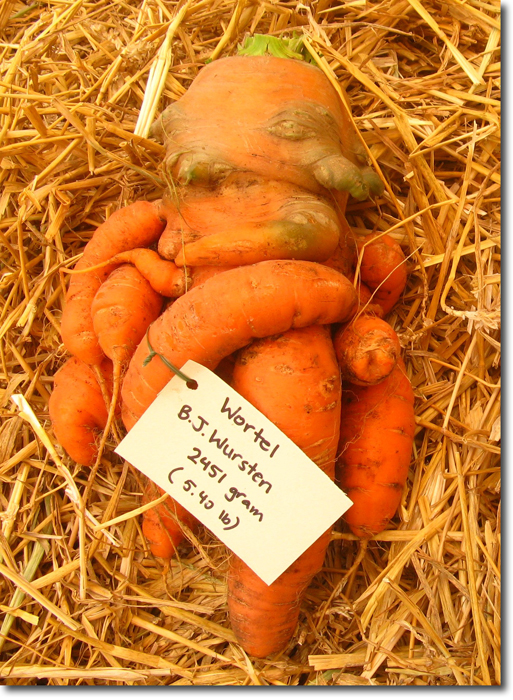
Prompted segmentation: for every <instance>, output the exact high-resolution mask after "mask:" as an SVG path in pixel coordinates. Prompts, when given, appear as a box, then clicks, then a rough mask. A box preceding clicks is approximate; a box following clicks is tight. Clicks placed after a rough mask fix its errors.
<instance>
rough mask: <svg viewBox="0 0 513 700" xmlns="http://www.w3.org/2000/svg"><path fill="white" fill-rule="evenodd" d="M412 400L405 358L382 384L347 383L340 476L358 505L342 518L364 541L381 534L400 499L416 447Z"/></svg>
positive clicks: (343, 405)
mask: <svg viewBox="0 0 513 700" xmlns="http://www.w3.org/2000/svg"><path fill="white" fill-rule="evenodd" d="M413 402H414V396H413V390H412V387H411V384H410V381H409V379H408V377H407V376H406V370H405V367H404V363H403V361H402V360H401V359H399V360H398V363H397V365H396V367H395V368H394V370H393V372H392V373H391V374H390V376H388V377H387V378H386V379H385V380H384V381H382V382H381V383H380V384H376V385H374V386H365V387H362V386H357V385H355V384H348V385H346V384H344V394H343V398H342V421H341V429H340V449H339V455H340V456H339V457H338V460H337V476H338V479H339V482H340V487H341V488H342V489H343V490H344V491H345V493H347V495H348V497H349V498H350V499H351V500H352V501H353V504H354V505H352V506H351V508H350V509H349V510H348V511H347V512H346V513H345V514H344V519H345V520H346V522H347V523H348V524H349V526H350V528H351V530H352V531H353V533H354V534H355V535H357V536H358V537H361V538H363V539H369V538H370V537H373V536H374V535H376V534H377V533H379V532H381V531H382V530H383V529H384V528H385V527H386V526H387V524H388V522H389V521H390V519H391V518H392V517H393V516H394V514H395V512H396V510H397V508H398V506H399V503H400V501H401V496H402V494H403V490H404V485H405V483H406V479H407V476H408V469H409V465H410V460H411V452H412V445H413V434H414V428H415V419H414V413H413Z"/></svg>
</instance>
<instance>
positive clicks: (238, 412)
mask: <svg viewBox="0 0 513 700" xmlns="http://www.w3.org/2000/svg"><path fill="white" fill-rule="evenodd" d="M181 369H182V371H183V372H184V374H186V375H187V376H189V377H190V378H191V379H195V380H196V381H197V383H198V388H197V389H189V388H188V387H187V385H186V383H185V382H184V381H183V380H182V379H180V378H179V377H174V378H173V379H172V380H171V381H170V382H169V383H168V384H167V385H166V386H165V387H164V389H163V390H162V391H161V392H160V394H159V395H158V397H157V398H156V399H155V401H154V402H153V403H152V404H151V406H150V407H149V408H148V409H147V411H146V412H145V413H144V414H143V415H142V416H141V418H140V419H139V421H138V422H137V423H136V425H135V426H134V427H133V428H132V430H131V431H130V432H129V433H128V435H127V436H126V437H125V438H124V440H122V442H121V443H120V444H119V446H118V447H117V449H116V452H117V453H118V454H119V455H121V456H122V457H123V458H124V459H126V460H128V461H129V462H130V463H131V464H133V465H134V466H135V467H136V468H137V469H139V470H140V471H141V472H143V473H144V474H146V476H148V477H149V478H150V479H151V480H152V481H154V482H155V483H156V484H158V485H159V486H160V487H161V488H163V489H164V490H165V491H167V493H169V494H170V495H171V496H172V497H173V498H174V499H175V500H177V501H178V502H179V503H180V504H181V505H182V506H183V507H184V508H186V509H187V510H188V511H189V512H190V513H192V514H193V515H194V516H196V518H198V520H200V521H201V522H202V523H203V524H204V525H205V526H206V527H207V528H209V530H211V531H212V532H213V533H214V534H215V535H216V536H217V537H218V538H219V539H220V540H222V542H224V544H226V546H227V547H229V548H230V549H231V550H232V551H233V552H235V554H237V556H239V557H240V558H241V559H242V560H243V561H244V562H245V563H246V564H247V565H248V566H249V567H250V568H251V569H252V570H253V571H254V572H255V573H256V574H257V575H258V576H259V577H260V578H261V579H262V580H263V581H265V583H267V584H271V583H272V582H273V581H274V580H275V579H276V578H277V577H278V576H279V575H280V574H281V573H283V571H285V569H286V568H287V567H288V566H290V564H292V563H293V562H294V561H295V560H296V559H297V558H298V557H299V556H300V555H301V554H302V553H303V552H304V551H305V550H306V549H307V548H308V547H309V546H310V545H311V544H313V542H315V540H316V539H318V538H319V537H320V536H321V535H322V533H323V532H325V530H327V529H328V528H329V527H330V526H331V525H333V523H334V522H335V521H336V520H337V519H338V518H339V517H340V516H341V515H342V514H343V513H345V511H346V510H347V509H348V508H349V507H350V506H351V505H352V502H351V501H350V500H349V498H347V496H346V495H345V494H344V493H343V491H341V490H340V489H339V488H338V487H337V486H335V484H334V483H333V482H332V481H331V480H330V478H329V477H328V476H326V474H324V473H323V472H322V471H321V470H320V469H319V467H318V466H317V465H316V464H315V463H314V462H312V460H310V459H309V458H308V457H307V456H306V455H305V453H304V452H303V451H302V450H301V449H300V448H299V447H297V446H296V445H295V444H294V443H293V442H292V441H291V440H289V438H287V436H286V435H284V433H282V432H281V430H279V429H278V428H277V427H276V426H275V425H274V423H272V422H271V421H270V420H268V419H267V418H266V417H265V416H264V415H263V414H262V413H260V411H258V410H257V409H256V408H255V407H254V406H252V405H251V404H250V403H249V402H248V401H246V399H244V398H243V397H242V396H241V395H240V394H238V393H237V392H236V391H234V390H233V389H232V388H231V387H230V386H229V385H228V384H226V382H224V381H223V380H222V379H220V378H219V377H218V376H217V375H215V374H214V373H213V372H211V371H210V370H208V369H206V368H205V367H203V366H202V365H199V364H198V363H196V362H193V361H192V360H189V361H188V362H187V363H186V364H185V365H184V366H183V367H182V368H181Z"/></svg>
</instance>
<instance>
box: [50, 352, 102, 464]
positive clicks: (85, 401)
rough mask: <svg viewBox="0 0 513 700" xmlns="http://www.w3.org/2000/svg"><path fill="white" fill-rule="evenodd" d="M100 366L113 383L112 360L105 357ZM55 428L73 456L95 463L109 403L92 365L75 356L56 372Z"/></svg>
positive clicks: (52, 415)
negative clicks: (98, 440)
mask: <svg viewBox="0 0 513 700" xmlns="http://www.w3.org/2000/svg"><path fill="white" fill-rule="evenodd" d="M100 370H101V372H102V374H103V375H104V377H105V378H106V381H107V384H111V383H112V363H111V362H110V360H107V359H104V360H103V362H102V364H101V365H100ZM48 408H49V411H50V419H51V421H52V427H53V431H54V433H55V436H56V438H57V440H58V441H59V443H60V444H61V445H62V446H63V447H64V449H65V450H66V452H67V453H68V454H69V456H70V457H71V459H73V460H74V461H75V462H78V463H79V464H83V465H84V466H92V465H93V464H94V462H95V459H96V455H97V452H98V444H97V438H98V435H99V433H100V431H102V430H103V429H104V428H105V425H106V423H107V415H108V411H107V407H106V405H105V401H104V398H103V394H102V391H101V389H100V386H99V384H98V381H97V379H96V376H95V374H94V372H93V370H92V369H91V367H90V366H89V365H87V364H85V362H82V361H81V360H79V359H78V358H76V357H71V358H70V359H69V360H68V361H67V362H66V363H65V364H64V365H63V366H62V367H61V368H60V369H59V371H58V372H57V373H56V375H55V383H54V388H53V391H52V394H51V396H50V400H49V402H48Z"/></svg>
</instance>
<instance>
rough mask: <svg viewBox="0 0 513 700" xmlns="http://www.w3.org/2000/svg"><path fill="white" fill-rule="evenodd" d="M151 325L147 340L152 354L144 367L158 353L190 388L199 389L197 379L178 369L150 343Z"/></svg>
mask: <svg viewBox="0 0 513 700" xmlns="http://www.w3.org/2000/svg"><path fill="white" fill-rule="evenodd" d="M149 333H150V326H148V330H147V331H146V342H147V343H148V348H149V350H150V354H149V355H148V357H146V358H145V360H144V362H143V367H146V365H149V364H150V362H151V361H152V360H153V358H154V357H155V356H156V355H157V356H158V357H160V359H161V360H162V362H163V363H164V364H165V365H166V367H167V368H168V369H170V370H171V372H174V373H175V374H176V376H177V377H180V379H183V380H184V382H185V383H186V384H187V387H188V388H189V389H197V388H198V382H197V381H196V380H195V379H191V377H188V376H187V375H186V374H184V373H183V372H182V371H181V370H179V369H178V367H175V366H174V365H173V364H171V362H169V360H168V359H166V358H165V357H164V355H161V354H160V352H157V351H156V350H155V349H154V348H153V346H152V344H151V343H150V335H149Z"/></svg>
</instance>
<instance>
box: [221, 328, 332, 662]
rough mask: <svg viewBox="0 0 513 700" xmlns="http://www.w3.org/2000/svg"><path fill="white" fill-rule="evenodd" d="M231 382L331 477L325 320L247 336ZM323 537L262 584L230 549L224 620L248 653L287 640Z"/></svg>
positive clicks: (270, 649)
mask: <svg viewBox="0 0 513 700" xmlns="http://www.w3.org/2000/svg"><path fill="white" fill-rule="evenodd" d="M233 388H234V389H236V390H237V391H238V392H239V393H240V394H242V396H244V397H245V398H246V399H247V400H248V401H250V402H251V403H252V404H253V405H254V406H256V408H258V409H259V410H260V411H261V412H262V413H264V415H266V416H267V418H269V419H270V420H272V421H273V422H274V423H275V424H276V425H277V426H278V427H279V428H280V429H281V430H282V431H283V432H284V433H285V434H286V435H287V436H288V437H289V438H290V439H291V440H293V441H294V442H295V444H296V445H298V447H300V448H301V449H302V450H303V451H304V452H305V453H306V454H307V455H308V456H309V457H310V459H312V460H313V461H314V462H315V463H316V464H317V465H318V466H319V467H320V468H321V469H322V470H323V471H324V472H325V473H326V474H328V476H330V478H332V479H333V478H334V470H335V455H336V451H337V446H338V435H339V427H340V400H341V383H340V374H339V371H338V366H337V362H336V358H335V353H334V350H333V344H332V342H331V336H330V333H329V330H328V329H327V328H326V327H323V326H310V327H308V328H302V329H298V330H291V331H288V332H287V333H283V334H282V335H279V336H275V337H272V338H265V339H263V340H255V341H253V343H251V345H249V346H248V347H247V348H245V349H244V350H241V351H240V352H239V354H238V356H237V361H236V364H235V369H234V373H233ZM329 541H330V531H327V532H325V533H324V534H323V535H322V536H321V537H320V538H319V539H318V540H317V541H316V542H314V544H312V545H311V546H310V547H309V548H308V549H307V550H306V551H305V552H304V553H303V554H302V555H301V556H300V557H299V558H298V559H297V560H296V561H295V562H294V563H293V564H292V565H291V566H289V567H288V569H287V570H286V571H285V572H284V573H283V574H281V576H279V577H278V579H277V580H276V581H274V583H272V584H271V585H270V586H268V585H267V584H265V583H264V582H263V581H262V580H261V579H260V578H259V577H258V576H257V575H256V574H255V573H254V572H253V571H252V570H251V569H250V568H249V567H248V566H247V565H246V564H244V562H242V561H241V560H240V559H239V558H238V557H236V556H235V555H232V559H231V562H230V570H229V574H228V609H229V612H230V621H231V626H232V629H233V631H234V632H235V634H236V636H237V639H238V641H239V643H240V644H241V645H242V646H243V647H244V649H245V650H246V651H247V652H248V653H249V654H252V655H253V656H257V657H264V656H268V655H269V654H272V653H274V652H277V651H280V650H282V649H283V648H284V647H285V646H286V645H287V644H288V642H289V641H290V638H291V637H292V635H293V633H294V630H295V628H296V625H297V620H298V616H299V611H300V607H301V600H302V594H303V592H304V591H305V589H306V587H307V586H308V584H309V583H310V581H311V580H312V578H313V576H314V575H315V574H316V573H317V572H318V571H319V569H320V568H321V566H322V562H323V560H324V555H325V552H326V548H327V546H328V544H329Z"/></svg>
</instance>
